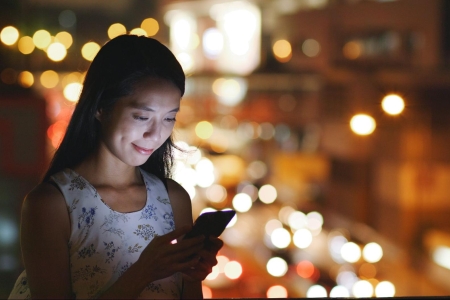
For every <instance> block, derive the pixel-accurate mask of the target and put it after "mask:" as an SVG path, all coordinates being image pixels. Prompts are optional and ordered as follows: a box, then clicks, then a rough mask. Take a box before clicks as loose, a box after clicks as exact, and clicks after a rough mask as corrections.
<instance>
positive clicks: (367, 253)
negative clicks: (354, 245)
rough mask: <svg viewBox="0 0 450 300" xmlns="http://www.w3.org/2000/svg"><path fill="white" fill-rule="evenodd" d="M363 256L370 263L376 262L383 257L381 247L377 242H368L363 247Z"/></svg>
mask: <svg viewBox="0 0 450 300" xmlns="http://www.w3.org/2000/svg"><path fill="white" fill-rule="evenodd" d="M362 254H363V258H364V259H365V261H367V262H370V263H376V262H378V261H380V259H381V258H382V257H383V249H382V248H381V246H380V245H379V244H377V243H368V244H367V245H365V246H364V248H363V252H362Z"/></svg>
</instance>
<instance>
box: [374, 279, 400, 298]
mask: <svg viewBox="0 0 450 300" xmlns="http://www.w3.org/2000/svg"><path fill="white" fill-rule="evenodd" d="M375 296H377V297H378V298H382V297H394V296H395V286H394V285H393V284H392V282H390V281H381V282H380V283H378V284H377V286H376V288H375Z"/></svg>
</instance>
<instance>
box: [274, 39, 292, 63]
mask: <svg viewBox="0 0 450 300" xmlns="http://www.w3.org/2000/svg"><path fill="white" fill-rule="evenodd" d="M273 54H274V55H275V58H276V59H277V60H278V61H279V62H282V63H285V62H288V61H289V60H290V59H291V57H292V46H291V43H289V42H288V41H287V40H278V41H276V42H275V43H274V44H273Z"/></svg>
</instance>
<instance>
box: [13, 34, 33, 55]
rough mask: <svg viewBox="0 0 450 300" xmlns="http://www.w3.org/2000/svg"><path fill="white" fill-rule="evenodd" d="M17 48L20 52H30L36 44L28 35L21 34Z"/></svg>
mask: <svg viewBox="0 0 450 300" xmlns="http://www.w3.org/2000/svg"><path fill="white" fill-rule="evenodd" d="M17 48H18V49H19V51H20V52H21V53H22V54H25V55H26V54H30V53H32V52H33V51H34V49H35V48H36V46H35V45H34V43H33V39H32V38H31V37H30V36H23V37H21V38H20V39H19V42H18V43H17Z"/></svg>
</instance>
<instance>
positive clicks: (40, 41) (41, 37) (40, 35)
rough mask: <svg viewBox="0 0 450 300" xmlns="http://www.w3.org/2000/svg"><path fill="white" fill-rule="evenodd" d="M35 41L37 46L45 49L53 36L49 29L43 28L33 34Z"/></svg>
mask: <svg viewBox="0 0 450 300" xmlns="http://www.w3.org/2000/svg"><path fill="white" fill-rule="evenodd" d="M33 42H34V45H35V46H36V48H38V49H42V50H43V49H45V48H47V47H48V45H50V43H51V42H52V37H51V35H50V33H49V32H48V31H47V30H44V29H41V30H38V31H36V32H35V33H34V34H33Z"/></svg>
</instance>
